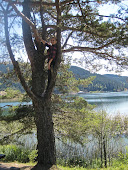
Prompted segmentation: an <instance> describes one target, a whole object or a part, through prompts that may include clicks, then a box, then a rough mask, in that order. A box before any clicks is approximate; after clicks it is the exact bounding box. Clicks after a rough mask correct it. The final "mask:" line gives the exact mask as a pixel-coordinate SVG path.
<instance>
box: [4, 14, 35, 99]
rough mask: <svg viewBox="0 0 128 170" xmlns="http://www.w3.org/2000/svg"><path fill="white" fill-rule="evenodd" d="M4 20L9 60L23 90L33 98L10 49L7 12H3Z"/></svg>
mask: <svg viewBox="0 0 128 170" xmlns="http://www.w3.org/2000/svg"><path fill="white" fill-rule="evenodd" d="M4 22H5V36H6V45H7V49H8V52H9V55H10V58H11V61H12V63H13V66H14V69H15V72H16V74H17V76H18V78H19V80H20V82H21V84H22V86H23V88H24V90H25V91H26V92H27V94H28V95H29V97H30V98H31V99H33V98H35V97H36V96H35V95H34V94H33V92H32V91H31V90H30V89H29V87H28V85H27V84H26V82H25V79H24V77H23V74H22V73H21V70H20V67H19V64H18V62H17V61H16V60H15V57H14V55H13V52H12V49H11V45H10V40H9V32H8V17H7V14H6V13H4Z"/></svg>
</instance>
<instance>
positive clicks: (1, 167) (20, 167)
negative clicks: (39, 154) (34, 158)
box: [0, 162, 32, 170]
mask: <svg viewBox="0 0 128 170" xmlns="http://www.w3.org/2000/svg"><path fill="white" fill-rule="evenodd" d="M31 168H32V166H29V165H26V164H22V163H15V162H12V163H3V162H0V170H30V169H31Z"/></svg>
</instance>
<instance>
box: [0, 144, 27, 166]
mask: <svg viewBox="0 0 128 170" xmlns="http://www.w3.org/2000/svg"><path fill="white" fill-rule="evenodd" d="M0 153H1V154H5V155H6V156H5V158H4V159H3V161H6V162H14V161H18V162H22V163H26V162H29V154H30V151H29V150H28V149H25V148H23V147H19V146H16V145H3V146H0Z"/></svg>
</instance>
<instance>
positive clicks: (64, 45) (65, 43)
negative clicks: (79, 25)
mask: <svg viewBox="0 0 128 170" xmlns="http://www.w3.org/2000/svg"><path fill="white" fill-rule="evenodd" d="M72 33H73V31H72V32H70V34H69V35H68V37H67V38H66V40H65V42H64V44H63V46H62V49H64V48H65V47H66V45H67V42H68V40H69V38H70V37H71V35H72Z"/></svg>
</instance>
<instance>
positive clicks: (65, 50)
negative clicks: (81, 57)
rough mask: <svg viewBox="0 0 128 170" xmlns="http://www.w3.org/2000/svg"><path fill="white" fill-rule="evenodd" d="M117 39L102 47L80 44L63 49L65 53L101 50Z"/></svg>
mask: <svg viewBox="0 0 128 170" xmlns="http://www.w3.org/2000/svg"><path fill="white" fill-rule="evenodd" d="M116 41H117V39H116V38H115V39H113V40H111V41H110V42H108V43H106V44H104V45H102V46H100V47H95V48H91V47H80V46H73V47H71V48H68V49H64V50H62V52H63V53H66V52H73V51H81V52H82V51H88V52H91V51H95V50H101V49H103V48H105V47H108V46H109V45H111V44H113V43H114V42H116Z"/></svg>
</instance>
